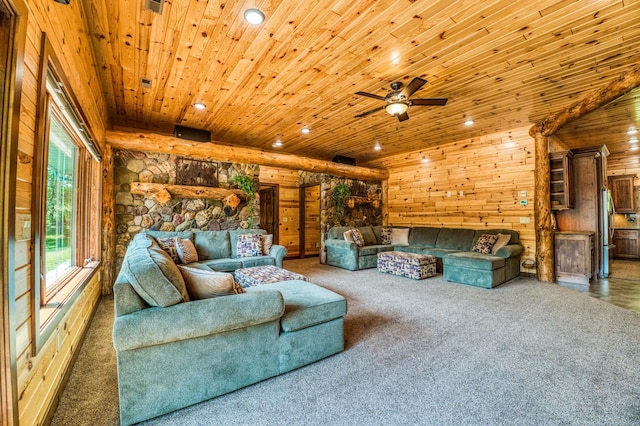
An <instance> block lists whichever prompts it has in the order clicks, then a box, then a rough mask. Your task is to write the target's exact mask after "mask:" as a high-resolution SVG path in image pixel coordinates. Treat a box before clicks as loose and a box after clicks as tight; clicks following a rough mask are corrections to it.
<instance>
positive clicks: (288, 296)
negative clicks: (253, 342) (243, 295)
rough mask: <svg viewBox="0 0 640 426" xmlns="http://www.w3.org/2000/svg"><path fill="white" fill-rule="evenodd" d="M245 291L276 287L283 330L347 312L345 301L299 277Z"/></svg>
mask: <svg viewBox="0 0 640 426" xmlns="http://www.w3.org/2000/svg"><path fill="white" fill-rule="evenodd" d="M246 290H247V293H252V292H255V291H272V290H278V291H279V292H280V293H281V294H282V298H283V299H284V306H285V308H284V315H283V316H282V319H281V320H280V327H281V328H282V331H283V332H291V331H296V330H301V329H303V328H306V327H311V326H313V325H316V324H321V323H324V322H327V321H330V320H332V319H335V318H339V317H342V316H344V315H345V314H346V313H347V301H346V299H345V298H344V297H342V296H340V295H339V294H336V293H334V292H332V291H330V290H327V289H325V288H322V287H320V286H317V285H315V284H312V283H309V282H307V281H302V280H293V281H281V282H277V283H271V284H265V285H261V286H258V287H250V288H248V289H246Z"/></svg>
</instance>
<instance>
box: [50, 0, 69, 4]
mask: <svg viewBox="0 0 640 426" xmlns="http://www.w3.org/2000/svg"><path fill="white" fill-rule="evenodd" d="M53 1H55V2H56V3H62V4H69V3H71V0H53Z"/></svg>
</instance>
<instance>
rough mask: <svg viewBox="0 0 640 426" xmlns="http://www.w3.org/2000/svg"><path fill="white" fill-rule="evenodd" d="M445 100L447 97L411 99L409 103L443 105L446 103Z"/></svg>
mask: <svg viewBox="0 0 640 426" xmlns="http://www.w3.org/2000/svg"><path fill="white" fill-rule="evenodd" d="M447 101H448V99H447V98H429V99H411V105H436V106H443V105H446V104H447Z"/></svg>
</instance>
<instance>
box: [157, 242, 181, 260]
mask: <svg viewBox="0 0 640 426" xmlns="http://www.w3.org/2000/svg"><path fill="white" fill-rule="evenodd" d="M156 241H157V242H158V245H159V246H160V247H161V248H162V250H164V251H166V252H167V254H168V255H169V257H170V258H171V260H173V263H180V258H179V257H178V251H177V250H176V238H175V237H169V238H157V239H156Z"/></svg>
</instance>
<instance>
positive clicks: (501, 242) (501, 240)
mask: <svg viewBox="0 0 640 426" xmlns="http://www.w3.org/2000/svg"><path fill="white" fill-rule="evenodd" d="M510 240H511V235H509V234H498V239H497V240H496V243H495V244H494V245H493V248H492V249H491V254H496V253H497V252H498V250H500V249H501V248H502V247H504V246H506V245H507V244H509V241H510Z"/></svg>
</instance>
